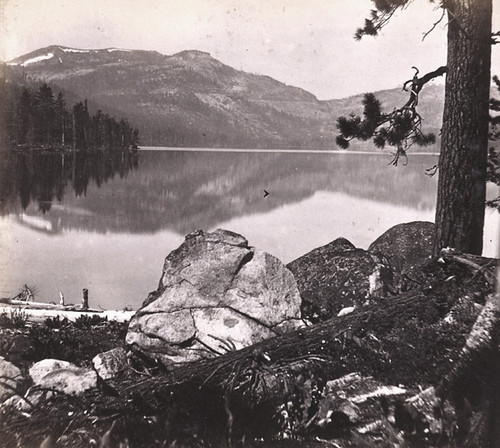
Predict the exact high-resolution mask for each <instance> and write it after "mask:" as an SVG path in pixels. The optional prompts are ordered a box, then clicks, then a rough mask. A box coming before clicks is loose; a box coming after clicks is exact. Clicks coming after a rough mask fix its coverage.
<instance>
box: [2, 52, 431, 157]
mask: <svg viewBox="0 0 500 448" xmlns="http://www.w3.org/2000/svg"><path fill="white" fill-rule="evenodd" d="M8 66H9V68H10V69H11V70H13V71H14V72H23V73H24V75H25V76H26V77H27V78H28V79H32V80H38V81H40V80H41V81H45V82H48V83H54V84H57V85H58V86H61V87H62V88H64V89H66V90H69V91H72V92H75V93H76V94H77V95H79V96H81V97H82V98H88V99H89V102H90V104H93V105H94V107H98V108H103V109H104V110H110V109H112V110H118V111H120V112H121V113H122V114H124V115H125V116H127V117H128V118H129V120H131V121H132V122H134V124H136V125H137V126H138V127H139V128H140V130H141V142H142V144H156V145H169V146H206V147H247V148H251V147H273V148H284V147H296V148H334V147H335V143H334V140H335V135H336V127H335V121H336V118H337V117H338V116H339V115H341V114H348V113H351V112H357V113H360V112H361V102H360V100H358V99H357V98H356V97H353V98H351V99H348V100H332V101H319V100H318V99H317V98H316V97H315V96H314V95H312V94H311V93H309V92H307V91H305V90H303V89H300V88H297V87H291V86H287V85H285V84H283V83H281V82H279V81H276V80H274V79H272V78H270V77H268V76H261V75H255V74H250V73H246V72H243V71H239V70H236V69H234V68H232V67H229V66H228V65H225V64H223V63H221V62H219V61H217V60H216V59H214V58H212V57H211V56H210V55H209V54H208V53H204V52H201V51H183V52H180V53H177V54H175V55H173V56H164V55H162V54H160V53H158V52H154V51H139V50H122V49H116V48H109V49H103V50H82V49H74V48H68V47H62V46H50V47H46V48H42V49H39V50H36V51H34V52H31V53H29V54H26V55H24V56H21V57H19V58H16V59H14V60H13V61H10V62H9V63H8ZM389 92H392V91H389ZM395 95H396V96H398V97H399V98H401V100H399V103H401V101H403V98H404V92H403V94H402V93H400V92H398V94H395V93H394V92H392V93H391V94H384V93H381V96H380V99H381V100H382V103H384V102H385V101H384V100H385V99H386V97H387V99H388V98H389V97H393V96H395ZM391 99H392V98H391ZM399 103H396V104H394V103H393V102H392V101H391V103H389V104H388V107H390V108H392V107H394V105H397V104H399ZM436 104H437V102H436V101H433V106H432V108H433V109H436ZM437 110H438V112H437V113H433V114H432V115H433V116H438V117H440V110H439V107H437ZM433 120H434V118H433ZM438 126H439V125H437V126H434V127H436V128H437V127H438Z"/></svg>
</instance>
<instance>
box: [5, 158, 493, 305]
mask: <svg viewBox="0 0 500 448" xmlns="http://www.w3.org/2000/svg"><path fill="white" fill-rule="evenodd" d="M159 149H160V150H159ZM390 160H391V158H390V155H388V154H387V153H378V154H359V153H327V152H319V153H312V152H311V153H304V152H274V151H269V152H262V151H259V152H250V151H215V150H205V151H200V150H172V149H170V150H167V149H166V148H163V150H161V148H155V149H154V150H153V149H142V150H140V151H139V153H138V154H136V155H130V154H125V153H123V154H122V153H118V154H115V155H113V156H109V155H103V154H95V155H84V154H76V155H75V156H73V155H72V154H66V155H65V156H62V155H36V154H18V155H15V154H12V155H10V156H8V157H4V158H3V159H2V160H1V162H0V165H1V172H0V199H1V204H0V232H1V233H0V249H1V253H2V256H1V258H0V296H1V297H10V296H13V295H15V294H17V293H18V292H19V290H20V288H21V287H22V285H23V284H25V283H27V284H28V285H30V286H33V287H34V289H35V292H36V295H35V299H36V300H40V301H46V302H49V301H55V302H57V301H58V297H59V291H62V292H63V293H64V295H65V297H66V302H74V303H79V302H80V299H81V296H82V289H83V288H88V289H89V299H90V305H91V306H93V307H98V306H101V307H103V308H108V309H110V308H116V309H121V308H123V307H125V306H131V307H133V308H137V307H138V306H140V304H141V303H142V301H143V300H144V299H145V298H146V297H147V294H148V292H149V291H152V290H155V289H156V287H157V285H158V281H159V279H160V276H161V271H162V266H163V261H164V258H165V257H166V256H167V255H168V253H169V252H170V251H171V250H173V249H175V248H176V247H178V246H179V244H181V243H182V241H183V239H184V236H185V235H186V234H187V233H189V232H192V231H193V230H197V229H204V230H214V229H216V228H226V229H229V230H232V231H235V232H238V233H241V234H242V235H244V236H245V237H246V238H247V239H248V240H249V243H250V244H251V245H253V246H256V247H258V248H261V249H263V250H266V251H267V252H270V253H271V254H273V255H275V256H277V257H278V258H280V259H281V260H282V261H283V262H285V263H288V262H289V261H291V260H293V259H295V258H297V257H299V256H300V255H303V254H304V253H306V252H308V251H309V250H311V249H313V248H315V247H317V246H320V245H323V244H326V243H328V242H330V241H332V240H333V239H335V238H338V237H340V236H343V237H346V238H347V239H349V240H350V241H351V242H352V243H354V244H355V245H356V246H358V247H362V248H367V247H368V245H369V244H370V243H371V242H372V241H373V240H375V239H376V238H377V237H378V236H379V235H380V234H382V233H383V232H384V231H385V230H387V229H388V228H390V227H391V226H393V225H395V224H398V223H401V222H408V221H413V220H429V221H432V220H433V219H434V202H435V194H436V184H437V176H435V177H432V178H429V177H428V176H426V175H425V169H426V168H430V167H432V166H433V165H435V164H436V163H437V156H436V155H411V156H410V158H409V161H408V164H407V165H406V166H402V165H399V166H398V167H393V166H389V165H388V163H389V162H390ZM264 189H265V190H267V191H268V192H269V193H270V194H269V196H267V197H266V198H264ZM498 216H499V215H498V213H497V212H495V211H493V210H488V211H487V216H486V220H487V226H486V232H485V244H486V250H485V254H486V255H490V256H494V255H495V254H496V246H497V230H498V221H499V220H498Z"/></svg>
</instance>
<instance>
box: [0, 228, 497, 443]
mask: <svg viewBox="0 0 500 448" xmlns="http://www.w3.org/2000/svg"><path fill="white" fill-rule="evenodd" d="M433 231H434V228H433V224H432V223H425V222H414V223H407V224H401V225H399V226H395V227H394V228H392V229H390V230H388V231H387V232H386V233H385V234H384V235H381V236H380V237H379V238H378V239H377V240H376V241H374V242H373V243H372V245H371V246H370V247H369V248H368V250H363V249H359V248H356V247H355V246H353V245H352V244H351V243H350V242H349V241H347V240H345V239H342V238H340V239H337V240H335V241H332V242H331V243H329V244H327V245H325V246H323V247H320V248H317V249H314V250H312V251H311V252H309V253H308V254H305V255H304V256H302V257H300V258H298V259H297V260H294V261H293V262H291V263H289V264H288V265H287V266H285V265H283V263H281V262H280V261H279V260H278V259H276V258H275V257H273V256H272V255H271V254H268V253H266V252H263V251H262V250H261V249H259V248H254V247H252V246H251V245H249V242H248V241H247V240H246V239H245V238H244V237H243V236H241V235H237V234H234V233H232V232H229V231H226V230H217V231H215V232H212V233H205V232H202V231H198V232H194V233H192V234H190V235H188V236H186V239H185V241H184V243H183V244H182V245H181V246H180V247H179V248H178V249H176V250H174V251H173V252H172V253H170V254H169V255H168V256H167V257H166V259H165V264H164V268H163V273H162V277H161V279H160V282H159V286H158V289H157V290H156V291H154V292H152V293H150V294H149V296H148V297H147V298H145V299H144V302H143V305H142V307H141V308H140V309H139V310H138V311H137V312H135V313H130V314H129V315H127V316H125V315H122V316H121V317H122V320H123V318H124V317H126V318H128V317H130V320H129V321H128V319H126V321H125V322H118V321H116V320H113V317H116V316H112V315H110V316H104V315H99V314H98V313H96V314H94V315H82V316H79V317H77V318H76V319H73V320H69V319H68V316H64V315H57V314H55V315H54V316H51V317H46V318H45V319H44V320H43V321H41V320H40V318H39V319H38V321H36V322H35V321H33V319H32V318H29V316H28V314H27V313H26V312H24V311H22V310H18V309H17V310H15V309H9V310H7V311H5V310H4V313H2V314H0V356H1V357H0V371H1V372H2V380H1V381H0V402H1V403H2V404H1V405H0V446H2V447H6V448H10V447H16V448H17V447H37V448H38V447H43V448H48V447H84V446H85V447H88V446H96V447H97V446H99V447H106V448H111V447H130V448H133V447H165V446H169V447H183V446H185V447H191V446H193V447H218V446H222V447H223V446H250V447H275V446H282V447H299V446H300V447H302V446H305V447H326V446H336V447H358V446H366V447H368V446H370V447H372V446H375V447H394V446H400V447H438V446H471V447H473V446H476V447H490V446H491V447H493V446H495V443H496V441H497V440H500V434H499V432H500V429H499V427H500V425H499V424H498V423H499V422H500V376H499V375H498V372H499V371H500V360H499V340H500V339H499V337H500V324H499V320H500V319H499V318H500V299H499V296H498V295H496V294H495V283H496V282H495V275H496V269H497V267H498V264H499V262H498V260H496V259H487V258H482V257H477V256H472V255H470V254H462V253H458V252H456V251H453V250H443V251H442V253H441V254H440V257H438V258H434V259H433V258H431V249H432V235H433Z"/></svg>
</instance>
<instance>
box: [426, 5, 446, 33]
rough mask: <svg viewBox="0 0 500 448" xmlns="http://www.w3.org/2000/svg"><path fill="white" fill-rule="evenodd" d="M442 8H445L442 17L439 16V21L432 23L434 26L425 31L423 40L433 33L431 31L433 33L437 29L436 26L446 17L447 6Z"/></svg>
mask: <svg viewBox="0 0 500 448" xmlns="http://www.w3.org/2000/svg"><path fill="white" fill-rule="evenodd" d="M441 8H442V9H443V13H442V14H441V17H440V18H439V20H438V21H437V22H435V23H434V24H433V25H432V27H431V29H430V30H429V31H427V32H426V33H424V36H423V37H422V40H425V38H426V37H427V36H428V35H429V34H431V33H432V32H433V31H434V30H435V29H436V27H437V26H438V25H439V24H440V23H441V22H442V21H443V19H444V17H445V15H446V9H445V8H443V7H441Z"/></svg>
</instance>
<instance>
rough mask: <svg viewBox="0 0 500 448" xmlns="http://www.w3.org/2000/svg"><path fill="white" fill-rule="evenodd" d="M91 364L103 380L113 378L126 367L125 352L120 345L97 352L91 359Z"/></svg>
mask: <svg viewBox="0 0 500 448" xmlns="http://www.w3.org/2000/svg"><path fill="white" fill-rule="evenodd" d="M92 364H93V365H94V369H95V371H96V372H97V374H98V375H99V376H100V377H101V378H102V379H103V380H109V379H111V378H115V377H117V376H119V375H120V374H121V373H122V372H123V371H125V370H126V369H127V367H128V362H127V352H126V351H125V350H124V349H123V348H122V347H117V348H114V349H112V350H108V351H107V352H103V353H99V354H98V355H96V356H95V357H94V358H93V359H92Z"/></svg>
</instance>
